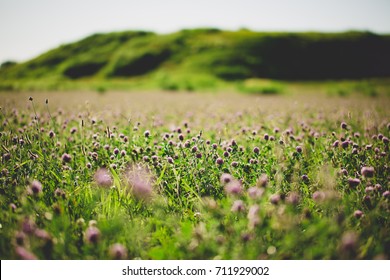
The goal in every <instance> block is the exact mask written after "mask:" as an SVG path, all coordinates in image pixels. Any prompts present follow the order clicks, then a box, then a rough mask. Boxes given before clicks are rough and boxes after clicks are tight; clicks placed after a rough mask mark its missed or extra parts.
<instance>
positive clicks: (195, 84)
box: [0, 29, 390, 92]
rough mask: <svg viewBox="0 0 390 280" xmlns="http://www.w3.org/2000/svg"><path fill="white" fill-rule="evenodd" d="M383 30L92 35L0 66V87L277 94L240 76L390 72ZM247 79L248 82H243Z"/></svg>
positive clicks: (298, 76) (312, 76)
mask: <svg viewBox="0 0 390 280" xmlns="http://www.w3.org/2000/svg"><path fill="white" fill-rule="evenodd" d="M389 49H390V36H388V35H376V34H373V33H369V32H345V33H262V32H252V31H248V30H240V31H222V30H217V29H195V30H183V31H180V32H176V33H172V34H167V35H158V34H154V33H151V32H143V31H129V32H117V33H108V34H95V35H92V36H90V37H88V38H85V39H83V40H81V41H79V42H75V43H71V44H67V45H63V46H60V47H58V48H56V49H54V50H51V51H49V52H47V53H44V54H42V55H41V56H39V57H37V58H35V59H32V60H30V61H27V62H25V63H20V64H15V63H13V62H6V63H4V64H3V65H2V67H1V68H0V90H3V91H4V90H5V91H7V90H72V89H89V90H96V89H98V88H99V89H103V88H104V89H105V90H107V89H153V88H154V89H158V88H160V89H165V90H182V91H193V90H214V89H220V88H223V89H226V88H235V89H237V88H238V89H242V90H243V91H244V92H252V91H253V92H263V91H266V92H278V91H280V90H281V88H280V86H279V85H277V86H275V85H274V84H273V85H271V86H270V87H269V88H262V87H263V86H260V88H258V86H257V85H253V84H252V85H250V86H249V87H248V86H246V84H247V82H244V80H247V79H250V80H253V79H277V80H290V81H291V80H323V79H327V80H329V79H336V80H338V79H362V78H377V77H389V76H390V66H389V65H390V52H389V51H388V50H389ZM250 83H251V82H250Z"/></svg>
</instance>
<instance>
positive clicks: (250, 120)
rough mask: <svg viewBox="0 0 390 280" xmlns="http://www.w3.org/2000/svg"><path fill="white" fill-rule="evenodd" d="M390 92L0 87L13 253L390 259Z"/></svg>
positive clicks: (2, 181)
mask: <svg viewBox="0 0 390 280" xmlns="http://www.w3.org/2000/svg"><path fill="white" fill-rule="evenodd" d="M389 101H390V99H389V97H388V96H387V97H386V96H376V97H370V96H364V95H359V96H354V95H350V96H329V95H324V94H308V93H304V94H298V93H295V94H291V95H288V94H286V95H283V96H268V95H267V96H252V95H243V94H235V93H225V94H220V93H213V94H206V93H202V94H197V93H180V92H175V93H167V92H163V93H160V92H143V93H120V92H106V93H104V94H101V93H100V94H99V93H94V92H90V93H85V92H83V93H79V92H68V93H56V92H30V93H18V92H14V93H1V95H0V106H1V114H0V143H1V148H0V150H1V152H0V156H1V168H0V169H1V170H0V171H1V175H0V202H1V203H0V205H1V212H0V258H1V259H388V258H389V252H390V234H389V210H390V204H389V199H390V191H389V177H390V172H389V168H390V167H389V137H390V116H389V111H388V109H389V105H390V102H389Z"/></svg>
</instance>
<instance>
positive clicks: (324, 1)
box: [0, 0, 390, 63]
mask: <svg viewBox="0 0 390 280" xmlns="http://www.w3.org/2000/svg"><path fill="white" fill-rule="evenodd" d="M195 27H217V28H221V29H229V30H236V29H239V28H243V27H245V28H249V29H252V30H255V31H330V32H333V31H346V30H369V31H372V32H376V33H389V34H390V0H194V1H186V0H138V1H136V0H0V63H1V62H3V61H6V60H16V61H24V60H27V59H30V58H33V57H35V56H36V55H38V54H41V53H43V52H45V51H47V50H49V49H52V48H54V47H57V46H59V45H60V44H63V43H69V42H73V41H75V40H79V39H81V38H84V37H86V36H88V35H91V34H92V33H96V32H110V31H121V30H135V29H137V30H149V31H155V32H158V33H168V32H173V31H177V30H180V29H183V28H195Z"/></svg>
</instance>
